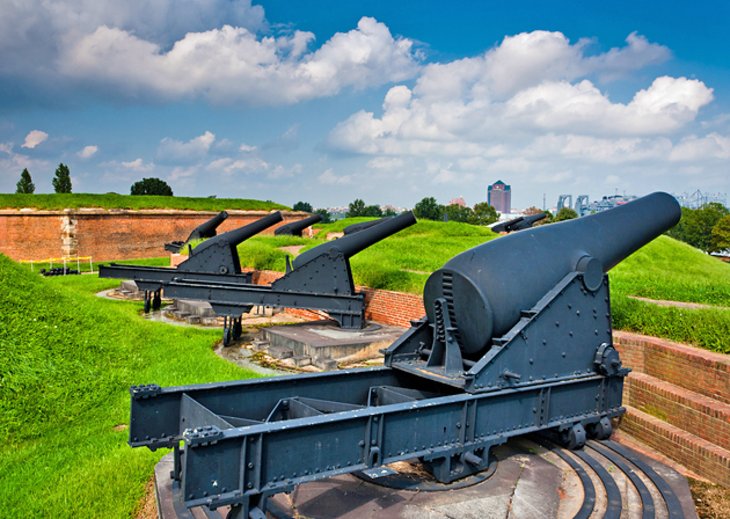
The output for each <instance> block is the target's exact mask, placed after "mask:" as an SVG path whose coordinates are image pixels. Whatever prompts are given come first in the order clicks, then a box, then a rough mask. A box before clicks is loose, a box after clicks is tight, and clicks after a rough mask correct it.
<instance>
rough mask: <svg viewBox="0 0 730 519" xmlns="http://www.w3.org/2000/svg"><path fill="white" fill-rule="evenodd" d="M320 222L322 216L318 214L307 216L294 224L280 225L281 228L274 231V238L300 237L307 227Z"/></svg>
mask: <svg viewBox="0 0 730 519" xmlns="http://www.w3.org/2000/svg"><path fill="white" fill-rule="evenodd" d="M320 220H322V215H320V214H313V215H311V216H307V217H306V218H302V219H301V220H297V221H296V222H291V223H288V224H286V225H282V226H281V227H279V228H277V229H276V230H275V231H274V235H275V236H287V235H288V236H301V235H302V231H304V229H306V228H307V227H311V226H312V225H314V224H315V223H317V222H319V221H320Z"/></svg>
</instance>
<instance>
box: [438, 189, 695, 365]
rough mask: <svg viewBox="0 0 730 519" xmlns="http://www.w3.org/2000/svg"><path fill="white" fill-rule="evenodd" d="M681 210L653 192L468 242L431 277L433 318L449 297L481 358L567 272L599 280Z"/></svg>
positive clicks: (463, 338)
mask: <svg viewBox="0 0 730 519" xmlns="http://www.w3.org/2000/svg"><path fill="white" fill-rule="evenodd" d="M680 217H681V211H680V207H679V204H678V203H677V201H676V200H675V199H674V197H672V196H671V195H668V194H667V193H653V194H651V195H648V196H645V197H642V198H639V199H637V200H635V201H633V202H630V203H628V204H626V205H623V206H619V207H616V208H614V209H610V210H608V211H604V212H601V213H598V214H594V215H590V216H585V217H583V218H578V219H575V220H568V221H565V222H561V223H556V224H553V225H544V226H540V227H537V228H531V229H526V230H524V231H522V232H519V233H515V234H510V235H508V236H504V237H502V238H498V239H495V240H492V241H490V242H488V243H485V244H483V245H479V246H477V247H474V248H472V249H469V250H468V251H466V252H463V253H461V254H459V255H458V256H455V257H454V258H452V259H451V260H450V261H449V262H447V263H446V264H445V265H444V266H443V267H442V268H441V269H439V270H437V271H436V272H434V273H433V274H432V275H431V276H430V277H429V279H428V281H427V282H426V286H425V288H424V294H423V301H424V305H425V307H426V312H427V313H428V318H429V321H431V322H434V302H435V301H436V300H437V299H442V298H443V299H444V300H446V303H447V305H448V306H449V311H450V312H449V313H450V314H451V315H452V316H455V320H456V323H453V322H452V325H454V324H455V326H456V327H457V328H458V330H459V332H458V333H459V337H460V346H461V349H462V351H463V353H464V354H465V356H467V357H469V358H476V357H477V356H478V355H479V354H480V353H481V352H482V351H484V350H485V349H486V348H487V347H488V346H489V344H490V343H491V340H492V338H495V337H501V336H502V335H504V334H505V333H506V332H507V331H508V330H510V329H511V328H512V327H513V326H514V325H515V324H516V323H517V322H518V321H519V319H520V316H521V312H523V311H526V310H529V309H530V308H532V307H533V306H534V305H535V304H536V303H537V302H538V301H539V300H540V299H541V298H542V297H543V296H544V295H545V294H547V293H549V292H550V290H551V289H552V288H553V287H554V286H555V285H556V284H557V283H558V282H559V281H560V280H561V279H562V278H564V277H565V276H566V275H568V274H569V273H571V272H575V271H579V272H583V273H584V282H586V283H588V285H596V284H598V286H600V284H601V283H602V281H603V273H604V272H607V271H608V270H609V269H611V268H612V267H613V266H614V265H616V264H617V263H618V262H620V261H621V260H622V259H624V258H626V257H627V256H629V255H630V254H631V253H633V252H634V251H636V250H637V249H639V248H640V247H641V246H643V245H645V244H646V243H648V242H650V241H651V240H653V239H654V238H656V237H657V236H659V235H660V234H662V233H663V232H664V231H666V230H668V229H670V228H671V227H673V226H674V225H675V224H676V223H677V222H678V221H679V218H680ZM588 288H589V289H591V290H596V289H597V287H596V288H592V287H591V286H588Z"/></svg>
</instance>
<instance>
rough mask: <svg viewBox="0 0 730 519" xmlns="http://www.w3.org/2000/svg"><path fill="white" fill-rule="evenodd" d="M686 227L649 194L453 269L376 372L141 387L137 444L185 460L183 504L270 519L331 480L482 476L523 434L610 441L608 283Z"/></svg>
mask: <svg viewBox="0 0 730 519" xmlns="http://www.w3.org/2000/svg"><path fill="white" fill-rule="evenodd" d="M679 216H680V211H679V206H678V204H677V203H676V201H674V200H673V199H672V198H671V197H670V196H669V195H666V194H663V193H655V194H653V195H650V196H647V197H644V198H642V199H639V200H637V201H635V202H631V203H629V204H627V205H625V206H622V207H619V208H617V209H613V210H611V211H608V212H606V213H603V214H599V215H594V216H590V217H585V218H582V219H580V220H575V221H572V222H567V223H563V224H556V225H552V226H548V227H544V228H540V229H531V230H525V231H522V232H520V233H517V234H514V235H510V236H507V237H503V238H499V239H497V240H494V241H492V242H489V243H487V244H484V245H481V246H479V247H476V248H474V249H471V250H469V251H467V252H465V253H462V254H460V255H459V256H456V257H455V258H453V259H452V260H451V261H449V262H448V263H447V264H446V265H444V267H443V268H442V269H440V270H438V271H436V272H435V273H434V274H433V275H432V276H431V277H430V278H429V280H428V282H427V284H426V289H425V291H424V304H425V307H426V311H427V315H426V316H425V317H424V318H423V319H421V320H419V321H417V322H414V323H413V326H412V327H411V329H410V330H408V331H407V332H406V333H405V334H404V335H403V336H402V337H400V338H399V339H398V340H397V341H396V342H395V343H393V344H392V345H391V346H390V347H389V348H388V349H387V350H386V353H385V366H384V367H382V368H376V369H358V370H349V371H339V372H331V373H321V374H307V375H296V376H289V377H279V378H273V379H266V380H250V381H240V382H228V383H220V384H205V385H198V386H186V387H177V388H160V387H159V386H155V385H148V386H135V387H133V388H131V390H130V391H131V395H132V414H131V423H130V445H132V446H134V447H139V446H146V447H148V448H151V449H156V448H159V447H173V448H174V449H175V460H176V461H175V470H174V471H173V477H174V478H175V480H176V481H177V482H178V483H177V484H178V485H179V488H180V495H181V496H182V499H183V500H184V503H185V505H187V506H188V507H193V506H207V507H209V508H211V509H215V508H217V507H221V506H227V505H230V506H231V507H232V508H231V512H230V514H229V517H231V518H246V519H248V518H254V519H261V518H263V517H264V516H265V515H264V514H265V510H266V497H267V496H269V495H272V494H276V493H279V492H284V491H290V490H292V489H293V488H294V487H295V486H296V485H298V484H300V483H304V482H308V481H313V480H317V479H322V478H327V477H330V476H334V475H337V474H343V473H351V472H356V471H367V470H368V469H371V468H373V467H379V466H381V465H385V464H389V463H392V462H395V461H402V460H408V459H418V460H420V461H421V462H422V463H423V465H424V467H425V468H426V469H427V470H429V471H430V472H431V473H432V474H433V475H434V477H435V478H436V479H437V480H439V481H441V482H445V483H448V482H451V481H455V480H458V479H460V478H463V477H465V476H468V475H471V474H474V473H477V472H480V471H482V470H484V469H485V468H487V466H488V465H489V459H490V449H491V448H492V447H494V446H496V445H499V444H501V443H504V442H506V441H507V440H508V439H509V438H510V437H513V436H518V435H522V434H527V433H534V432H543V433H546V434H551V435H553V437H554V438H557V439H559V440H560V441H562V442H563V443H564V444H565V445H567V446H569V447H571V448H581V447H582V446H583V445H584V444H585V442H586V439H587V438H598V439H604V438H607V437H608V436H610V434H611V428H612V426H611V419H612V418H614V417H616V416H619V415H621V414H622V413H623V412H624V409H623V408H622V407H621V394H622V389H623V382H624V377H625V376H626V375H627V373H628V372H629V370H628V369H626V368H624V367H623V366H622V364H621V359H620V357H619V355H618V353H617V351H616V350H615V349H614V348H613V344H612V338H611V321H610V317H611V316H610V300H609V291H608V278H607V276H606V274H605V271H606V270H608V269H609V268H611V267H612V266H614V265H615V264H616V263H618V262H619V261H620V260H621V259H622V258H624V257H626V256H627V255H629V254H631V253H632V252H633V251H635V250H636V249H638V248H639V247H641V246H642V245H643V244H645V243H647V242H649V241H650V240H652V239H653V238H654V237H656V236H657V235H658V234H660V233H662V232H663V231H664V230H666V229H668V228H669V227H671V226H672V225H674V224H675V223H676V222H677V221H678V219H679ZM377 227H378V226H375V227H374V228H377ZM361 232H363V231H361ZM358 234H360V233H355V234H353V235H352V236H353V238H354V237H356V236H357V235H358ZM356 243H357V242H355V243H353V244H350V245H351V246H352V248H350V245H347V243H346V244H345V247H344V249H343V250H341V251H340V252H342V253H343V254H348V253H350V252H352V250H354V249H356V248H357V246H356ZM300 258H301V257H300ZM305 260H306V258H305ZM181 441H182V443H183V447H180V443H181Z"/></svg>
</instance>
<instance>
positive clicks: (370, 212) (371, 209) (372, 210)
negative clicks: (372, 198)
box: [360, 205, 383, 217]
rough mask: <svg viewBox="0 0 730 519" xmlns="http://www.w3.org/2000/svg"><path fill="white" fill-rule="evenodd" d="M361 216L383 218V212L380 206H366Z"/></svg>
mask: <svg viewBox="0 0 730 519" xmlns="http://www.w3.org/2000/svg"><path fill="white" fill-rule="evenodd" d="M360 216H377V217H380V216H383V210H382V209H381V208H380V206H378V205H368V206H365V209H364V210H363V212H362V214H361V215H360Z"/></svg>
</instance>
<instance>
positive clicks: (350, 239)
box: [293, 211, 416, 268]
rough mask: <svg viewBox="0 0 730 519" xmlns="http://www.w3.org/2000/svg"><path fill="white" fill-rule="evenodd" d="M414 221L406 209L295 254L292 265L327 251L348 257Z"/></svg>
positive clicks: (295, 265) (298, 265)
mask: <svg viewBox="0 0 730 519" xmlns="http://www.w3.org/2000/svg"><path fill="white" fill-rule="evenodd" d="M414 223H416V217H415V216H413V213H412V212H411V211H407V212H405V213H402V214H400V215H398V216H394V217H393V218H388V219H387V220H385V221H382V222H380V223H378V224H377V225H373V226H372V227H370V228H368V229H364V230H362V231H360V232H357V233H354V234H349V235H347V236H343V237H342V238H339V239H337V240H333V241H330V242H327V243H323V244H322V245H320V246H318V247H315V248H313V249H310V250H308V251H307V252H304V253H303V254H300V255H299V256H297V258H296V259H295V260H294V263H293V266H294V268H297V267H300V266H301V265H304V264H305V263H307V262H308V261H310V260H312V259H314V258H316V257H317V256H320V255H321V254H326V253H329V252H337V251H339V252H341V253H342V255H343V256H344V257H345V258H350V257H352V256H354V255H355V254H357V253H358V252H360V251H361V250H363V249H366V248H367V247H370V246H371V245H372V244H374V243H377V242H379V241H380V240H383V239H385V238H387V237H388V236H391V235H393V234H395V233H397V232H398V231H401V230H403V229H405V228H406V227H410V226H411V225H413V224H414Z"/></svg>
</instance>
